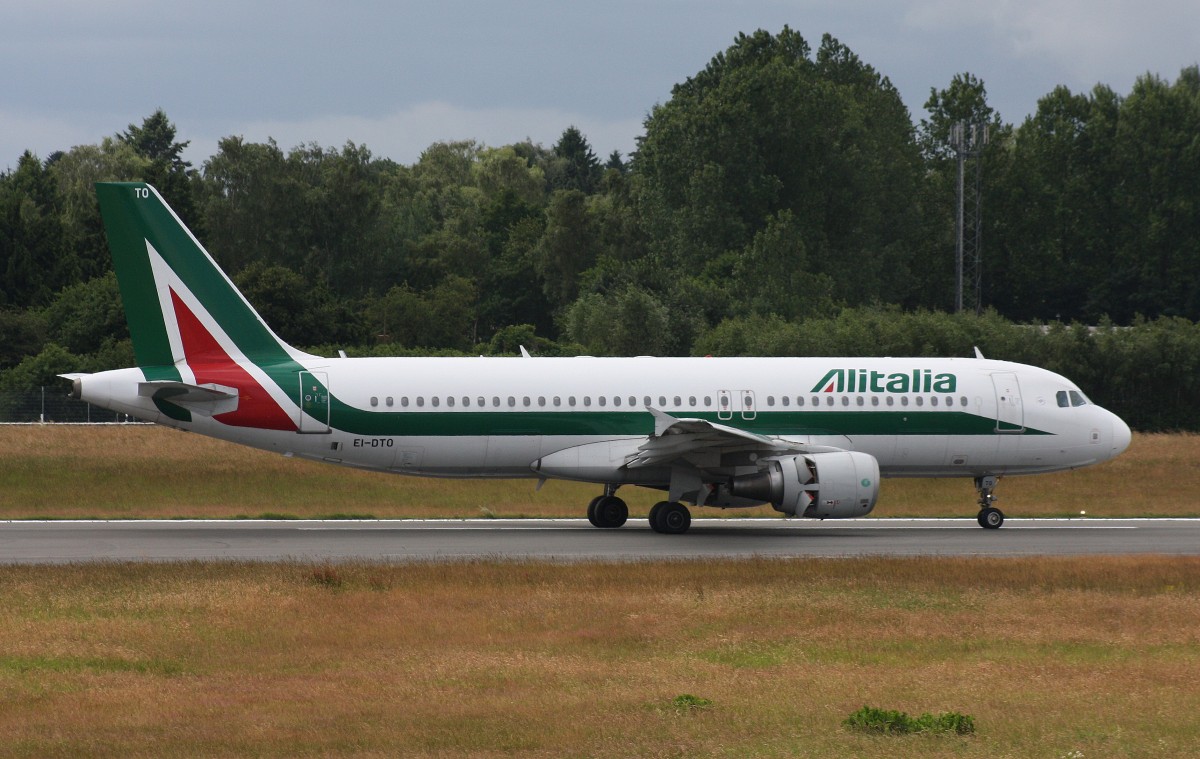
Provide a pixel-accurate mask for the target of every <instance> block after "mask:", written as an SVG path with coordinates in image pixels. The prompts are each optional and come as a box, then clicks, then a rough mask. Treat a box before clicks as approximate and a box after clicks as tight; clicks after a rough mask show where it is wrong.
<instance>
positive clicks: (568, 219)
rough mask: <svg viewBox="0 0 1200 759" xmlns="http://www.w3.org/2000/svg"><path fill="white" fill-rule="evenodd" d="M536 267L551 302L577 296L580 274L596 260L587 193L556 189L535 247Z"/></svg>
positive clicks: (559, 304) (558, 303) (561, 304)
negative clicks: (544, 227)
mask: <svg viewBox="0 0 1200 759" xmlns="http://www.w3.org/2000/svg"><path fill="white" fill-rule="evenodd" d="M532 255H533V264H534V269H535V271H537V273H538V276H539V277H540V278H541V281H542V288H543V291H544V292H545V294H546V297H547V299H548V300H549V302H550V305H551V306H552V307H553V308H555V309H559V308H562V307H564V306H566V305H567V304H569V303H570V302H571V301H573V300H574V299H575V296H576V295H577V294H578V291H579V275H580V274H581V273H582V272H584V271H585V270H587V269H588V268H590V267H591V266H592V264H594V263H595V261H596V255H597V239H596V232H595V229H594V225H593V221H592V218H591V215H590V214H589V212H588V207H587V197H586V196H585V195H584V194H583V193H582V192H580V191H579V190H556V191H555V192H554V194H553V195H551V196H550V204H549V205H548V206H547V208H546V229H545V232H544V233H543V234H542V237H541V239H540V240H538V243H537V245H536V246H535V247H534V249H533V251H532Z"/></svg>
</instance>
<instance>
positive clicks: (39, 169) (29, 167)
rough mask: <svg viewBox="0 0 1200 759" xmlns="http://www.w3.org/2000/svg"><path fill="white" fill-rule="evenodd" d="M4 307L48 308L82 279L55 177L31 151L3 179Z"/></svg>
mask: <svg viewBox="0 0 1200 759" xmlns="http://www.w3.org/2000/svg"><path fill="white" fill-rule="evenodd" d="M0 275H2V278H0V305H9V306H17V307H20V308H27V307H29V306H42V305H45V304H46V303H48V302H49V301H50V299H51V297H52V296H53V294H54V293H55V292H57V291H58V290H59V289H60V288H61V287H63V286H64V285H66V284H68V283H70V282H73V281H75V280H76V279H77V278H78V276H79V267H78V262H77V261H76V259H75V257H74V255H72V253H71V252H70V250H69V248H68V247H67V245H66V241H65V234H64V231H63V215H62V197H61V195H60V194H59V192H58V183H57V182H56V181H55V178H54V175H53V174H52V173H51V172H50V171H49V169H47V168H46V167H45V166H44V165H43V164H42V162H41V161H40V160H39V159H38V158H37V156H35V155H33V154H32V153H30V152H29V151H25V153H24V154H23V155H22V156H21V158H20V160H18V162H17V168H16V170H15V171H13V172H10V173H5V174H3V175H0Z"/></svg>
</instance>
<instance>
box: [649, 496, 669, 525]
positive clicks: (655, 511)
mask: <svg viewBox="0 0 1200 759" xmlns="http://www.w3.org/2000/svg"><path fill="white" fill-rule="evenodd" d="M670 503H671V502H670V501H659V502H658V503H656V504H654V505H653V506H651V507H650V515H649V521H650V529H652V530H654V531H655V532H661V530H659V529H658V515H659V514H660V513H661V512H662V510H663V507H665V506H669V505H670Z"/></svg>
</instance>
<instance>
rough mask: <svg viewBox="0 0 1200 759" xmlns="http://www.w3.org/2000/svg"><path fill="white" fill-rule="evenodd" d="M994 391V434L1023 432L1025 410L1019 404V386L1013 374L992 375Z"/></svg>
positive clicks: (998, 373)
mask: <svg viewBox="0 0 1200 759" xmlns="http://www.w3.org/2000/svg"><path fill="white" fill-rule="evenodd" d="M992 385H993V387H995V389H996V432H1024V431H1025V410H1024V406H1022V404H1021V385H1020V384H1019V383H1018V382H1017V375H1016V374H1014V373H1013V372H997V373H996V374H993V375H992Z"/></svg>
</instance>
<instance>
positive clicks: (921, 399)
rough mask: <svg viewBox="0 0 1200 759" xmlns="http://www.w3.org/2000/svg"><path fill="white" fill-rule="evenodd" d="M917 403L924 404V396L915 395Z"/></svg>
mask: <svg viewBox="0 0 1200 759" xmlns="http://www.w3.org/2000/svg"><path fill="white" fill-rule="evenodd" d="M917 405H918V406H924V405H925V399H924V398H922V397H921V396H919V395H918V396H917Z"/></svg>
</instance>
